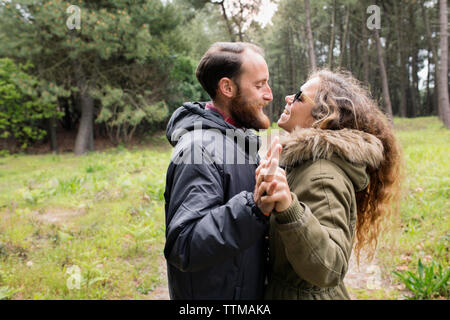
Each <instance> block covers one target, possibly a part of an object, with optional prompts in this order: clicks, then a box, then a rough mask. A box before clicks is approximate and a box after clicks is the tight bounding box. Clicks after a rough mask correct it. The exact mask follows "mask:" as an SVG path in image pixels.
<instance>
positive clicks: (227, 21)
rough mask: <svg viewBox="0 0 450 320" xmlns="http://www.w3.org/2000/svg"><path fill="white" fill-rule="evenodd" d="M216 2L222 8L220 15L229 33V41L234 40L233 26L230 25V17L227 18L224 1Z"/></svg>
mask: <svg viewBox="0 0 450 320" xmlns="http://www.w3.org/2000/svg"><path fill="white" fill-rule="evenodd" d="M216 3H217V4H218V5H220V7H221V8H222V16H223V19H224V20H225V23H226V25H227V30H228V34H229V35H230V40H231V42H235V41H236V37H235V35H234V32H233V27H232V26H231V23H230V19H229V18H228V15H227V12H226V11H225V4H224V1H223V0H222V1H220V2H216Z"/></svg>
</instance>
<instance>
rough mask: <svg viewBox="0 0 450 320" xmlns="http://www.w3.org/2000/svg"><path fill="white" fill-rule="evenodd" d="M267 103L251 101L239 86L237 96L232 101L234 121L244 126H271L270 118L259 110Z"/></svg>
mask: <svg viewBox="0 0 450 320" xmlns="http://www.w3.org/2000/svg"><path fill="white" fill-rule="evenodd" d="M266 105H267V103H261V102H250V101H248V100H247V99H246V98H245V97H244V96H242V95H241V92H240V90H239V88H238V92H237V95H236V97H234V98H233V99H232V100H231V101H230V107H229V112H230V115H231V117H232V118H233V120H234V121H236V122H237V123H238V124H240V125H241V126H242V127H244V128H250V129H255V130H259V129H267V128H268V127H269V126H270V120H269V118H268V117H267V116H266V115H265V114H263V113H261V112H259V107H261V106H263V107H265V106H266Z"/></svg>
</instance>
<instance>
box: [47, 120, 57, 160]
mask: <svg viewBox="0 0 450 320" xmlns="http://www.w3.org/2000/svg"><path fill="white" fill-rule="evenodd" d="M48 132H49V136H50V149H51V151H52V152H53V153H58V140H57V137H56V119H55V117H51V118H49V119H48Z"/></svg>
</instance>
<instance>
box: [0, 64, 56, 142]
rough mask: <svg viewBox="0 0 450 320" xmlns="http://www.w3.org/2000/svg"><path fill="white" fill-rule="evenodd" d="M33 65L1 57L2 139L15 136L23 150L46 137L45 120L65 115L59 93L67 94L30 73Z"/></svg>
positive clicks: (0, 103) (0, 133)
mask: <svg viewBox="0 0 450 320" xmlns="http://www.w3.org/2000/svg"><path fill="white" fill-rule="evenodd" d="M30 67H31V65H29V64H28V65H25V66H18V65H16V64H15V63H14V62H13V61H12V60H11V59H8V58H3V59H0V138H9V137H13V138H14V139H16V140H17V141H18V142H19V143H20V144H21V148H22V149H25V148H26V147H27V146H28V145H29V144H30V143H32V142H33V141H36V140H40V139H42V138H43V137H44V136H45V134H46V131H45V130H44V129H42V128H41V127H40V126H39V124H40V123H41V120H43V119H49V118H52V117H60V116H62V113H61V112H59V111H58V108H57V106H56V104H55V101H56V98H55V96H57V95H64V94H65V91H64V90H62V89H61V88H59V87H57V86H55V85H54V84H53V83H46V81H43V80H42V81H39V80H38V79H36V78H35V77H33V76H31V75H29V74H27V73H26V71H27V69H28V68H30ZM46 87H47V88H46ZM49 88H51V89H50V90H48V89H49Z"/></svg>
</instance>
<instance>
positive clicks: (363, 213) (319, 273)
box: [254, 70, 401, 299]
mask: <svg viewBox="0 0 450 320" xmlns="http://www.w3.org/2000/svg"><path fill="white" fill-rule="evenodd" d="M286 102H287V105H286V107H285V111H284V113H283V114H282V115H281V117H280V119H279V120H278V125H279V127H281V128H282V129H284V130H286V131H287V132H289V135H288V136H287V137H286V138H285V139H284V140H282V142H281V145H282V151H281V157H280V165H281V166H282V167H284V168H285V170H283V169H281V168H279V167H275V168H276V170H275V173H274V172H269V171H270V170H272V169H273V165H274V164H275V165H276V164H277V155H276V154H277V152H279V150H281V146H280V145H277V143H276V142H275V143H273V144H272V146H271V150H269V154H270V158H269V159H268V160H267V161H262V162H261V164H260V166H259V167H258V169H257V170H256V179H257V181H256V188H255V195H254V196H255V201H256V202H257V204H258V206H259V207H260V208H263V211H264V212H271V213H272V214H271V217H270V236H269V238H270V250H269V252H270V254H269V257H270V258H269V261H270V273H269V283H268V286H267V288H266V294H265V297H266V298H267V299H349V298H350V297H349V294H348V292H347V290H346V288H345V286H344V283H343V280H344V277H345V274H346V272H347V269H348V262H349V259H350V254H351V251H352V247H353V245H354V242H356V246H355V250H356V255H357V258H358V263H359V253H360V250H361V248H362V247H363V246H366V245H368V246H369V249H370V250H369V255H373V253H374V250H375V248H376V243H377V237H378V234H379V231H380V224H381V222H382V221H383V220H385V218H386V217H387V216H388V214H389V213H390V212H391V211H392V210H393V204H394V202H396V201H397V198H398V197H397V195H398V191H399V188H398V186H399V180H400V179H399V169H400V163H401V161H400V149H399V146H398V144H397V142H396V139H395V136H394V133H393V129H392V126H391V124H390V122H389V121H388V119H387V118H386V117H385V116H384V115H383V114H382V112H380V110H379V108H378V106H377V104H376V102H375V101H374V100H372V99H371V98H370V97H369V93H368V92H367V90H365V89H364V88H363V87H362V86H361V85H360V83H359V82H358V81H357V80H356V79H355V78H354V77H352V76H351V75H350V74H348V73H344V72H340V73H334V72H331V71H329V70H319V71H317V72H314V73H313V74H312V75H311V76H310V77H309V80H308V81H307V82H306V83H305V84H304V85H303V86H302V87H301V89H300V91H299V92H298V93H297V94H296V95H295V96H294V95H292V96H287V97H286ZM277 148H279V149H277ZM270 167H272V169H271V168H270ZM355 237H356V240H355Z"/></svg>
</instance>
